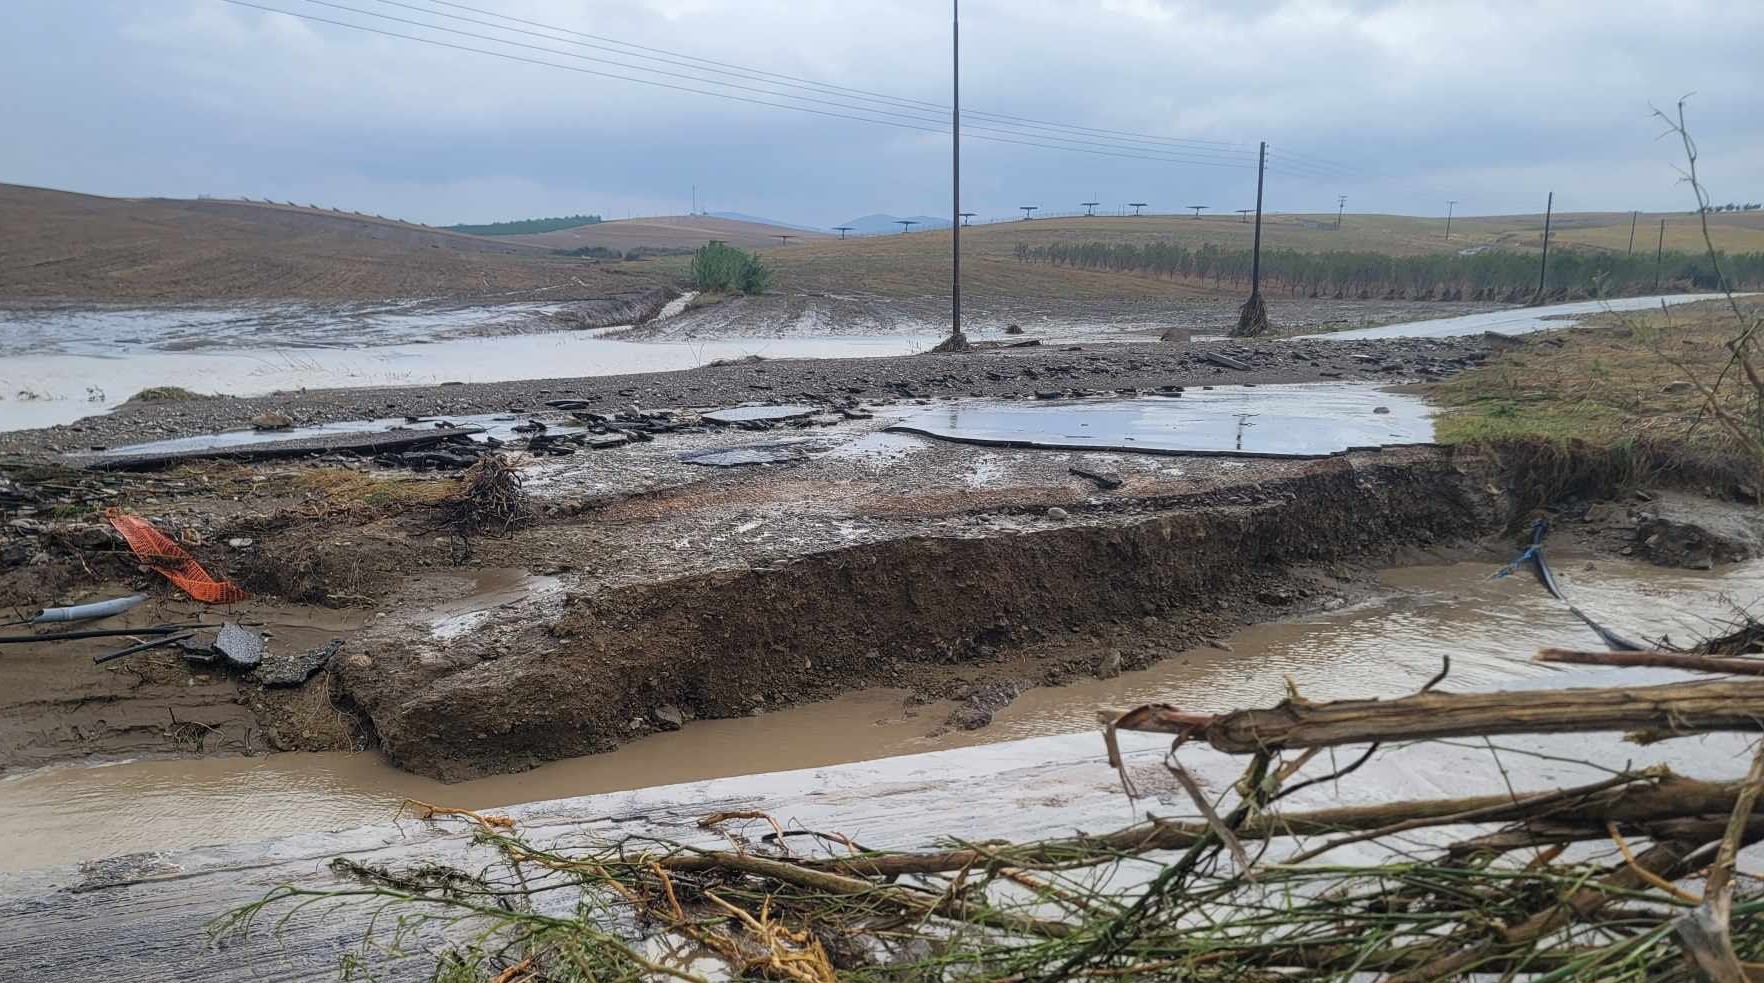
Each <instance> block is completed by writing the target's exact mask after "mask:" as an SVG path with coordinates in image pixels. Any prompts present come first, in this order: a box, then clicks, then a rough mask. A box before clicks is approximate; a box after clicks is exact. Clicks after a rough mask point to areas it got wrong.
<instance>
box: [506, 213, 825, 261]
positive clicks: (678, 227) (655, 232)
mask: <svg viewBox="0 0 1764 983" xmlns="http://www.w3.org/2000/svg"><path fill="white" fill-rule="evenodd" d="M779 235H789V236H795V237H797V238H799V239H803V240H812V239H828V238H831V237H830V236H828V235H826V234H825V233H821V232H804V231H802V230H801V229H791V228H785V227H783V226H777V225H764V224H761V223H759V222H741V221H737V220H734V219H727V218H714V217H712V216H709V215H668V216H662V217H660V218H632V219H620V220H617V221H612V222H598V223H596V224H594V225H581V226H577V227H576V228H573V229H559V230H557V231H556V232H541V233H539V234H537V235H524V236H498V237H497V238H498V239H499V240H500V239H508V240H510V241H514V242H519V243H523V244H526V245H530V246H536V247H542V248H545V249H580V248H582V247H584V246H602V247H605V248H607V249H617V250H620V251H621V252H622V251H624V250H627V249H636V248H638V247H642V246H647V247H649V248H651V249H697V248H698V247H699V246H702V245H704V244H705V243H707V242H710V241H711V240H712V239H720V240H722V241H723V242H726V243H728V244H730V245H732V246H740V247H742V248H744V249H756V248H760V247H764V246H776V245H778V244H779V242H778V236H779Z"/></svg>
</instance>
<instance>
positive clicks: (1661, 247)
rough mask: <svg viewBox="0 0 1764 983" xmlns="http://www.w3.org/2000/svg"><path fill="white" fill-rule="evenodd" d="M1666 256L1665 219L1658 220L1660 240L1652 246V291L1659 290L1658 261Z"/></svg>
mask: <svg viewBox="0 0 1764 983" xmlns="http://www.w3.org/2000/svg"><path fill="white" fill-rule="evenodd" d="M1665 257H1666V220H1665V219H1661V220H1660V242H1659V244H1658V245H1656V246H1655V247H1654V292H1655V293H1659V292H1660V261H1661V260H1663V259H1664V258H1665Z"/></svg>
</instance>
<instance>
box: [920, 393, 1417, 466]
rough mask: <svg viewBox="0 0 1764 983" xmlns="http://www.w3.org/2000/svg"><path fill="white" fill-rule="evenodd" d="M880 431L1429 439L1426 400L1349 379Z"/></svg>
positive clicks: (1104, 443) (943, 420) (1075, 441)
mask: <svg viewBox="0 0 1764 983" xmlns="http://www.w3.org/2000/svg"><path fill="white" fill-rule="evenodd" d="M889 429H890V430H899V431H905V432H908V433H918V434H924V435H926V436H928V437H940V438H943V439H945V440H954V441H960V442H962V443H971V444H987V445H992V446H999V447H1039V448H1046V449H1053V450H1117V451H1138V452H1141V453H1147V454H1188V455H1194V454H1209V455H1233V456H1236V455H1242V456H1245V457H1327V456H1329V455H1331V454H1340V453H1343V452H1345V451H1349V450H1355V449H1361V448H1372V447H1391V446H1396V445H1400V444H1427V443H1432V441H1433V419H1432V416H1431V410H1430V409H1429V408H1428V405H1427V403H1426V402H1425V401H1423V400H1421V399H1419V398H1418V397H1415V396H1409V395H1405V394H1402V393H1395V392H1390V391H1388V390H1384V389H1380V388H1378V387H1376V386H1365V385H1354V384H1352V383H1320V384H1312V385H1293V386H1270V387H1262V386H1219V387H1217V388H1212V389H1203V388H1194V389H1189V390H1188V391H1186V392H1184V393H1183V394H1182V395H1181V396H1180V397H1178V398H1170V397H1161V396H1147V397H1141V398H1138V399H1123V400H1108V401H1089V400H1083V401H1058V402H1044V403H1014V402H1004V401H998V400H969V401H962V402H955V403H950V404H948V405H946V406H939V407H937V408H936V409H932V410H926V411H925V412H923V413H919V414H917V415H915V416H911V417H908V418H907V419H906V420H903V421H901V422H900V423H898V424H895V425H894V426H892V427H890V428H889Z"/></svg>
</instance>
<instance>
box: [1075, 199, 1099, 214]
mask: <svg viewBox="0 0 1764 983" xmlns="http://www.w3.org/2000/svg"><path fill="white" fill-rule="evenodd" d="M1078 204H1080V205H1083V206H1084V217H1085V218H1093V217H1095V215H1096V206H1098V205H1100V204H1102V202H1100V201H1081V202H1079V203H1078Z"/></svg>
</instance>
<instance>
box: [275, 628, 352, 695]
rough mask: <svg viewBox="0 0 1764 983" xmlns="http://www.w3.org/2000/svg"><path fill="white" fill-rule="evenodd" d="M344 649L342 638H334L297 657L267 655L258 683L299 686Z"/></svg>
mask: <svg viewBox="0 0 1764 983" xmlns="http://www.w3.org/2000/svg"><path fill="white" fill-rule="evenodd" d="M342 647H343V640H342V639H341V638H333V639H331V640H330V641H328V642H326V643H325V644H323V645H320V646H319V647H318V648H315V649H309V650H307V651H305V652H301V653H298V654H295V655H266V656H264V659H263V664H262V665H260V666H258V667H257V681H258V683H260V684H262V685H264V686H299V685H300V684H301V683H304V682H306V681H307V680H308V679H311V678H312V677H313V675H314V674H315V673H317V672H318V671H319V670H320V669H323V668H324V667H325V664H326V663H328V662H330V661H331V656H333V655H336V654H337V650H338V649H340V648H342Z"/></svg>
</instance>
